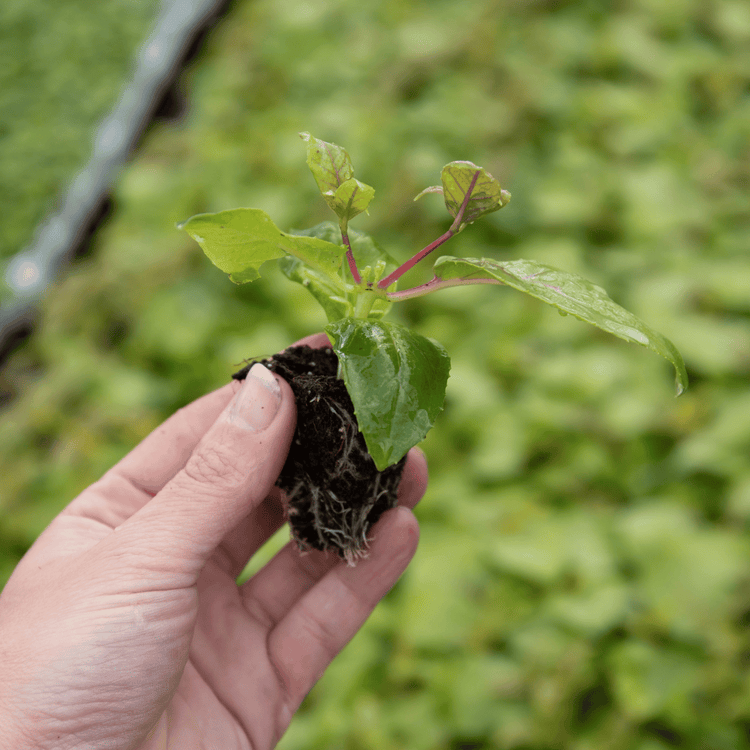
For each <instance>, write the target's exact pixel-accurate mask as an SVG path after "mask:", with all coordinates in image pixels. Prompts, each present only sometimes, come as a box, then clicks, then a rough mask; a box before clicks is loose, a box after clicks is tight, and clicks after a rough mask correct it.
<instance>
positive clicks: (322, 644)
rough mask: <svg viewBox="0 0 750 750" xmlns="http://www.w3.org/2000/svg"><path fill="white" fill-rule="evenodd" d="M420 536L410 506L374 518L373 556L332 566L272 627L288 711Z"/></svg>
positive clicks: (273, 655) (272, 650)
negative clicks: (354, 562) (375, 520)
mask: <svg viewBox="0 0 750 750" xmlns="http://www.w3.org/2000/svg"><path fill="white" fill-rule="evenodd" d="M418 539H419V527H418V525H417V521H416V518H415V517H414V515H413V514H412V513H411V511H409V510H407V509H406V508H396V509H394V510H391V511H388V512H387V513H385V514H384V515H383V518H382V519H381V520H380V522H379V523H378V524H376V530H375V539H374V541H373V544H372V549H371V554H370V556H369V557H368V558H367V559H365V560H361V561H360V562H359V563H358V564H357V565H356V567H348V566H346V565H340V566H338V567H336V568H334V569H333V570H331V571H330V572H329V573H328V574H327V575H325V576H324V577H323V578H322V579H321V580H320V581H319V582H318V583H317V584H316V585H315V586H314V587H313V588H312V589H310V591H308V592H307V593H306V594H305V595H304V596H303V597H302V598H301V599H300V600H299V601H298V602H297V603H296V604H295V606H294V607H293V608H292V609H291V610H290V611H289V613H288V614H287V615H286V616H285V617H284V618H283V619H282V620H281V622H280V623H279V624H278V625H277V626H276V627H275V628H274V629H273V630H272V631H271V633H270V634H269V636H268V653H269V657H270V659H271V661H272V663H273V664H274V666H275V668H276V671H277V672H278V674H279V676H280V679H281V680H282V682H283V684H284V687H285V688H286V690H285V692H286V695H287V696H288V703H287V705H286V709H287V712H286V713H287V715H288V716H291V715H292V713H293V712H294V711H296V710H297V708H298V707H299V705H300V703H301V702H302V699H303V698H304V697H305V695H307V693H308V692H309V690H310V688H312V686H313V685H314V684H315V682H316V681H317V680H318V679H319V678H320V676H321V675H322V674H323V672H324V671H325V669H326V667H327V666H328V665H329V664H330V662H331V660H332V659H333V658H334V656H336V654H338V653H339V652H340V651H341V649H342V648H343V647H344V646H345V645H346V644H347V643H348V642H349V641H350V640H351V638H352V637H353V636H354V635H355V633H356V632H357V631H358V630H359V628H360V627H361V626H362V624H363V623H364V621H365V620H366V619H367V617H368V616H369V615H370V613H371V612H372V610H373V609H374V608H375V605H376V604H377V603H378V602H379V601H380V599H382V597H383V596H385V594H386V593H387V592H388V591H389V590H390V588H391V587H392V586H393V585H394V584H395V583H396V581H397V580H398V579H399V577H400V576H401V574H402V573H403V572H404V570H405V569H406V566H407V565H408V563H409V561H410V560H411V558H412V557H413V555H414V552H415V551H416V548H417V542H418Z"/></svg>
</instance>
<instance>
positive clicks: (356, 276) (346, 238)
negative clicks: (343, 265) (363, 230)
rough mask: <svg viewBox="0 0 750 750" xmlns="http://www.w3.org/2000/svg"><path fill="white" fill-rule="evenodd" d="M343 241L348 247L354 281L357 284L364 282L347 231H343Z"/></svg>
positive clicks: (350, 268)
mask: <svg viewBox="0 0 750 750" xmlns="http://www.w3.org/2000/svg"><path fill="white" fill-rule="evenodd" d="M341 239H342V240H343V241H344V244H345V245H346V260H347V262H348V263H349V270H350V271H351V272H352V276H353V277H354V281H355V282H356V283H357V284H359V283H360V282H361V281H362V276H361V275H360V273H359V269H358V268H357V263H356V261H355V260H354V253H353V252H352V246H351V245H350V244H349V233H348V232H347V231H346V229H342V230H341Z"/></svg>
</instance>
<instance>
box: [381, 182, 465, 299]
mask: <svg viewBox="0 0 750 750" xmlns="http://www.w3.org/2000/svg"><path fill="white" fill-rule="evenodd" d="M478 179H479V170H477V171H476V172H474V176H473V177H472V178H471V182H470V183H469V187H468V189H467V190H466V195H464V200H463V203H461V208H460V209H459V211H458V213H457V214H456V218H455V220H454V222H453V224H451V228H450V229H449V230H448V231H447V232H446V233H445V234H443V235H441V236H440V237H438V238H437V239H436V240H435V241H434V242H431V243H430V244H429V245H427V247H426V248H424V249H423V250H420V251H419V252H418V253H417V254H416V255H415V256H413V257H412V258H409V260H407V261H406V263H403V264H402V265H400V266H399V267H398V268H397V269H396V270H395V271H393V273H391V274H389V275H388V276H386V277H385V278H384V279H381V280H380V281H379V282H378V289H387V288H388V287H389V286H390V285H391V284H392V283H393V282H394V281H396V280H398V279H400V278H401V277H402V276H403V275H404V274H405V273H406V272H407V271H409V270H410V269H412V268H414V266H416V265H417V263H419V261H420V260H422V258H424V257H425V256H426V255H429V254H430V253H431V252H432V251H433V250H434V249H435V248H437V247H440V245H442V244H443V243H444V242H447V241H448V240H449V239H450V238H451V237H453V235H454V234H455V233H456V232H457V231H458V230H459V228H460V227H461V221H462V220H463V217H464V213H465V212H466V206H468V205H469V199H470V198H471V194H472V193H473V192H474V186H475V185H476V184H477V180H478ZM417 288H419V287H417Z"/></svg>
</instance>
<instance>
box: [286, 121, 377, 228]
mask: <svg viewBox="0 0 750 750" xmlns="http://www.w3.org/2000/svg"><path fill="white" fill-rule="evenodd" d="M300 137H301V138H302V140H303V141H306V142H307V165H308V166H309V167H310V171H311V172H312V173H313V177H314V178H315V182H316V183H317V184H318V189H319V190H320V192H321V194H322V195H323V198H325V201H326V203H327V204H328V205H329V206H330V207H331V208H332V209H333V211H335V213H336V215H337V216H338V217H339V219H342V220H343V221H345V222H347V221H349V219H353V218H354V217H355V216H357V215H358V214H361V213H362V211H366V210H367V206H368V205H369V204H370V201H371V200H372V199H373V196H374V195H375V188H372V187H370V186H369V185H365V184H364V183H363V182H360V181H359V180H355V179H354V167H352V161H351V159H350V158H349V154H348V153H347V152H346V150H345V149H343V148H341V146H337V145H336V144H335V143H327V142H326V141H321V140H320V139H319V138H315V137H314V136H312V135H310V133H300Z"/></svg>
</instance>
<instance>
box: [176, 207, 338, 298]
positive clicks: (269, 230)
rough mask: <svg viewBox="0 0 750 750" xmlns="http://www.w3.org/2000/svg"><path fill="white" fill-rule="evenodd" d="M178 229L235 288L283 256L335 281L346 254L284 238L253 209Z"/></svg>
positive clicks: (201, 217)
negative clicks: (287, 255) (267, 264)
mask: <svg viewBox="0 0 750 750" xmlns="http://www.w3.org/2000/svg"><path fill="white" fill-rule="evenodd" d="M178 228H179V229H184V230H185V231H186V232H187V233H188V234H189V235H190V236H191V237H192V238H193V239H194V240H195V241H196V242H197V243H198V244H199V245H200V246H201V248H202V249H203V252H204V253H206V255H207V256H208V257H209V259H210V260H211V262H212V263H213V264H214V265H215V266H217V267H218V268H220V269H221V270H222V271H224V272H225V273H228V274H229V278H230V279H231V280H232V281H234V282H235V283H236V284H244V283H246V282H248V281H255V279H257V278H258V277H259V276H260V273H259V271H258V269H259V268H260V267H261V265H263V263H265V262H266V261H267V260H273V259H274V258H282V257H284V255H286V254H287V253H289V254H291V255H293V256H295V257H296V258H299V259H300V260H302V261H304V262H305V263H307V264H308V265H309V266H311V267H313V268H315V269H317V270H318V272H319V273H321V274H324V275H327V276H331V277H334V278H336V277H337V276H338V274H337V271H338V269H339V267H340V266H341V258H342V256H343V255H344V253H345V252H346V250H345V248H343V247H340V246H339V245H336V244H333V243H330V242H325V241H323V240H320V239H317V238H313V237H296V236H294V235H291V234H285V233H284V232H282V231H281V230H280V229H279V228H278V227H277V226H276V225H275V224H274V223H273V221H271V218H270V217H269V216H268V214H267V213H265V211H261V210H260V209H257V208H235V209H232V210H231V211H220V212H219V213H215V214H197V215H196V216H193V217H191V218H190V219H188V220H187V221H185V222H183V223H182V224H179V225H178Z"/></svg>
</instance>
